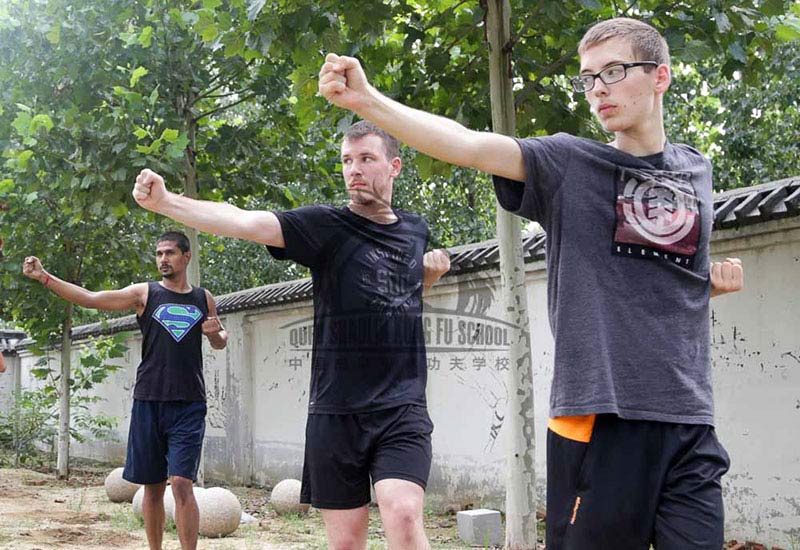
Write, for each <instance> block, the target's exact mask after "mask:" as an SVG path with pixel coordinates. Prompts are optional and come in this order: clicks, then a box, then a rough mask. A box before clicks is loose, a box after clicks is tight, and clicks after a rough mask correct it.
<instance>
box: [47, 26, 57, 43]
mask: <svg viewBox="0 0 800 550" xmlns="http://www.w3.org/2000/svg"><path fill="white" fill-rule="evenodd" d="M45 37H46V38H47V41H48V42H50V43H51V44H52V45H53V46H57V45H58V43H59V42H61V25H55V26H54V27H53V28H52V29H50V32H48V33H47V34H46V35H45Z"/></svg>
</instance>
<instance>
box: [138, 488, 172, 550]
mask: <svg viewBox="0 0 800 550" xmlns="http://www.w3.org/2000/svg"><path fill="white" fill-rule="evenodd" d="M166 487H167V482H166V481H162V482H161V483H153V484H152V485H145V486H144V500H143V501H142V515H144V531H145V533H146V534H147V544H148V545H150V550H161V541H162V539H163V538H164V489H166Z"/></svg>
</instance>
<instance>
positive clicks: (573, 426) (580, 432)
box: [547, 414, 596, 443]
mask: <svg viewBox="0 0 800 550" xmlns="http://www.w3.org/2000/svg"><path fill="white" fill-rule="evenodd" d="M595 416H596V415H594V414H587V415H582V416H558V417H556V418H551V419H550V421H549V422H548V423H547V427H548V428H549V429H550V430H552V431H553V432H555V433H556V434H558V435H560V436H561V437H565V438H567V439H572V440H573V441H580V442H581V443H589V441H591V439H592V430H594V419H595Z"/></svg>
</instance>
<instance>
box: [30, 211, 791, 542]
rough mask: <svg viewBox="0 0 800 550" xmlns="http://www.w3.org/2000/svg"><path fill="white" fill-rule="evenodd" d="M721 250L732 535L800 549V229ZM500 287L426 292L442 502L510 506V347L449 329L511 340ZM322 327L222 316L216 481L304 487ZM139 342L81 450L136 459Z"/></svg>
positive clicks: (721, 417) (462, 285) (539, 412)
mask: <svg viewBox="0 0 800 550" xmlns="http://www.w3.org/2000/svg"><path fill="white" fill-rule="evenodd" d="M712 253H713V255H714V256H715V257H725V256H738V257H740V258H742V259H743V260H744V263H745V271H746V277H745V278H746V289H745V290H744V291H743V292H741V293H738V294H736V295H731V296H724V297H720V298H716V299H714V300H713V302H712V311H713V315H712V326H713V350H712V351H713V357H714V380H715V391H716V403H717V431H718V434H719V436H720V440H721V441H722V443H723V444H724V445H725V446H726V448H727V449H728V451H729V452H730V454H731V457H732V467H731V470H730V473H729V474H728V475H727V476H726V477H725V479H724V491H725V500H726V506H727V531H728V533H727V535H728V536H729V537H732V538H737V539H739V540H745V539H747V540H759V541H763V542H767V543H769V544H774V545H783V546H787V547H791V545H790V536H794V537H795V540H800V337H798V336H799V335H800V298H798V281H800V219H799V218H794V219H788V220H783V221H778V222H768V223H763V224H758V225H754V226H750V227H745V228H743V229H738V230H726V231H718V232H716V233H715V235H714V241H713V243H712ZM498 284H499V278H498V275H497V272H496V271H483V272H479V273H476V274H475V273H474V274H467V275H462V276H458V277H449V278H446V279H445V280H444V282H443V283H442V284H439V285H437V286H436V287H434V289H432V291H431V293H430V294H428V295H426V307H427V309H426V311H427V314H426V319H427V320H426V322H427V323H428V325H426V326H428V328H429V329H430V330H429V336H430V340H429V342H428V348H429V353H428V355H429V370H428V374H429V380H428V404H429V409H430V414H431V417H432V419H433V421H434V423H435V425H436V428H435V431H434V436H433V445H434V464H433V468H432V472H431V480H430V485H429V492H428V495H429V501H431V502H432V503H436V504H440V505H459V504H465V503H470V502H471V503H473V504H474V505H475V506H476V507H478V506H493V507H502V506H503V498H504V482H505V474H504V468H503V464H504V449H505V443H504V440H503V438H504V434H503V430H502V416H503V415H504V413H505V404H506V398H507V391H508V389H507V387H506V383H505V378H504V374H505V371H503V370H502V359H503V357H504V353H503V349H504V346H503V345H502V343H501V345H499V346H498V345H491V346H487V345H475V346H472V347H471V348H470V347H469V346H464V345H461V344H459V343H458V342H457V340H454V341H450V342H448V341H447V338H446V331H443V330H442V329H443V328H444V327H447V324H448V322H453V323H455V324H456V326H457V323H458V321H464V322H476V321H480V320H481V319H483V322H484V323H485V324H487V325H489V326H491V327H492V328H493V329H495V330H496V329H499V330H500V331H501V332H502V328H503V325H502V322H501V321H499V320H498V319H499V317H500V314H501V306H500V302H499V297H498V296H497V289H496V286H497V285H498ZM527 288H528V299H529V307H530V324H531V330H532V343H533V368H534V384H535V416H536V423H537V430H536V445H537V450H536V457H537V462H536V466H537V477H538V478H539V480H540V487H539V494H540V498H541V499H542V500H541V502H540V505H543V483H541V481H542V480H543V479H544V473H545V471H544V466H545V464H544V457H545V427H546V421H547V408H548V398H549V384H550V378H551V376H552V363H551V361H552V346H553V343H552V337H551V335H550V330H549V325H548V323H547V318H546V279H545V272H544V265H543V264H542V263H541V262H538V263H534V264H530V265H528V266H527ZM311 316H312V309H311V302H310V301H305V302H299V303H292V304H283V305H277V306H271V307H268V308H262V309H260V310H254V311H244V312H237V313H232V314H229V315H227V316H225V317H224V318H223V322H224V323H225V325H226V328H227V329H228V331H229V333H230V341H229V345H228V348H227V349H226V350H225V351H222V352H216V351H213V350H211V349H210V348H208V347H206V349H205V350H204V356H205V361H206V387H207V392H208V403H209V414H208V422H207V424H208V426H207V432H206V434H207V443H206V454H205V471H206V477H207V478H211V479H225V480H227V481H228V482H232V483H237V482H248V481H253V482H256V483H260V484H265V485H272V484H274V483H276V482H277V481H279V480H280V479H283V478H285V477H297V478H299V477H300V473H301V468H302V457H303V439H304V426H305V417H306V408H307V401H308V395H307V392H308V383H309V367H310V352H309V351H308V348H310V344H308V342H304V341H303V340H302V336H303V331H302V327H303V326H308V325H309V324H310V322H311ZM457 336H458V334H455V337H456V338H457ZM138 342H139V338H138V336H136V335H133V336H132V337H131V339H130V340H129V345H130V346H131V350H130V352H129V354H128V356H127V357H126V361H127V362H128V364H129V365H130V367H129V368H128V369H126V370H125V371H124V372H121V373H118V374H117V375H116V376H115V378H114V380H112V381H111V382H110V383H107V384H105V385H104V386H103V388H102V389H101V390H100V394H101V395H103V396H105V397H107V398H108V401H107V402H105V403H104V405H103V410H104V411H105V412H110V413H112V414H117V415H120V416H121V417H123V420H122V422H121V424H120V426H121V427H120V442H119V443H116V444H111V445H109V444H102V445H83V446H80V447H78V448H76V452H77V453H80V454H83V455H85V456H93V457H100V456H105V457H109V458H113V459H114V460H118V461H119V460H122V458H123V457H124V441H125V437H126V436H127V422H128V416H127V411H128V409H129V408H130V402H131V401H130V394H131V389H132V385H133V379H134V378H133V377H134V369H135V365H136V362H137V358H138V356H139V344H138ZM32 361H33V358H31V357H24V358H23V362H24V363H25V364H27V365H28V366H29V365H30V364H31V363H32ZM498 361H500V363H499V364H498ZM437 362H438V363H437ZM24 384H25V381H24V380H23V385H24Z"/></svg>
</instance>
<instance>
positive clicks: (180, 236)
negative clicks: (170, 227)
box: [156, 231, 190, 253]
mask: <svg viewBox="0 0 800 550" xmlns="http://www.w3.org/2000/svg"><path fill="white" fill-rule="evenodd" d="M164 241H171V242H174V243H175V244H177V245H178V248H180V249H181V252H183V253H186V252H189V248H190V247H189V237H187V236H186V234H185V233H183V232H182V231H166V232H165V233H162V235H161V236H160V237H159V238H158V240H157V241H156V245H158V243H163V242H164Z"/></svg>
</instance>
